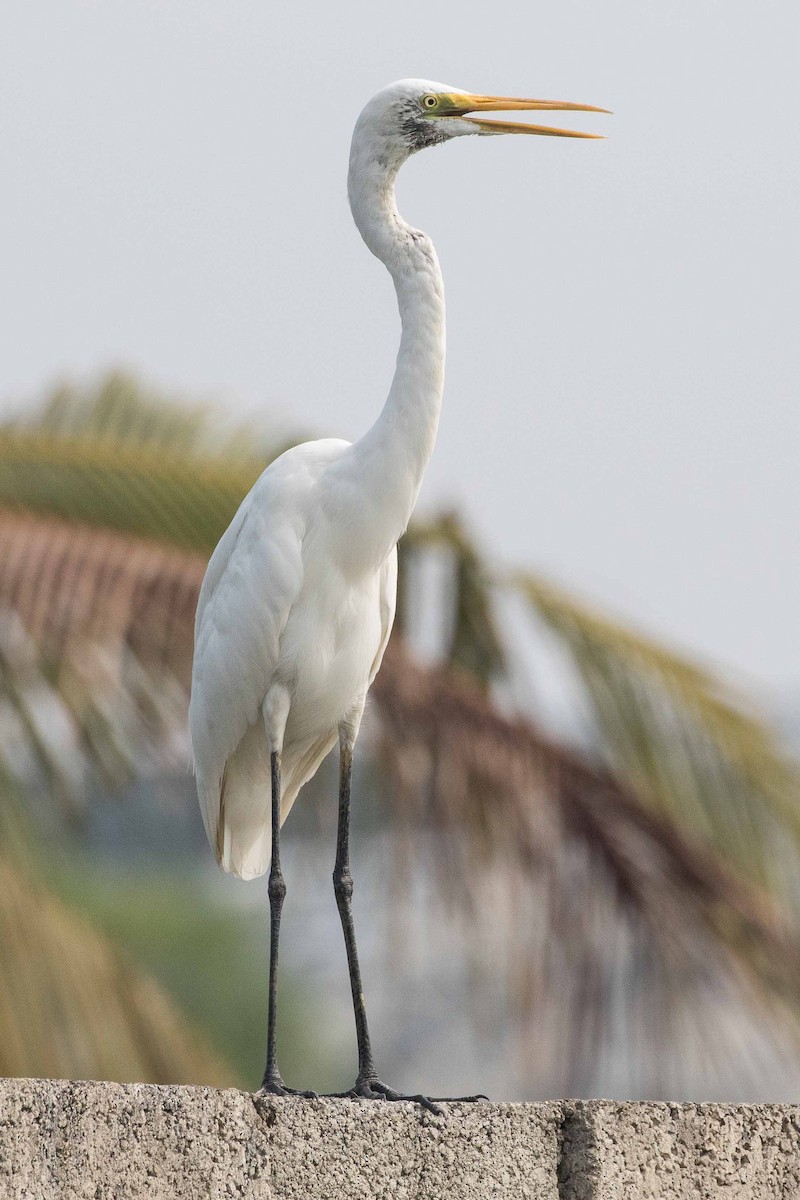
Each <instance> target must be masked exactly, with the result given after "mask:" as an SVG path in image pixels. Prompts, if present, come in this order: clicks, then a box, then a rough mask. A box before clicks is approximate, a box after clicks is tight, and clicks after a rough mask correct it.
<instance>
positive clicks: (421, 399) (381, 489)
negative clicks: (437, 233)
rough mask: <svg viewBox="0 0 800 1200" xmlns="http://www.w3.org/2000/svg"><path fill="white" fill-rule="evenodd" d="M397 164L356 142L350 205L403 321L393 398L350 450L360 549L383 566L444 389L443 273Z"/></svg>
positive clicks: (403, 519) (407, 509)
mask: <svg viewBox="0 0 800 1200" xmlns="http://www.w3.org/2000/svg"><path fill="white" fill-rule="evenodd" d="M398 167H399V164H397V166H387V165H386V164H385V163H382V162H380V161H378V160H376V159H372V158H368V157H367V155H366V154H363V155H362V154H361V153H359V147H358V144H357V143H355V142H354V146H353V151H352V153H351V158H350V173H349V177H348V194H349V197H350V207H351V210H352V213H353V218H354V220H355V223H356V225H357V227H358V230H359V232H360V233H361V236H362V237H363V239H364V241H365V242H366V244H367V246H368V247H369V249H370V250H371V251H372V253H373V254H374V255H375V256H376V257H377V258H379V259H380V261H381V262H382V263H384V265H385V266H386V267H387V269H388V270H389V272H390V274H391V276H392V279H393V280H394V285H395V290H396V292H397V302H398V306H399V309H400V320H401V322H402V335H401V338H400V349H399V351H398V355H397V365H396V369H395V373H394V379H393V380H392V386H391V388H390V390H389V396H388V398H387V400H386V403H385V405H384V407H383V410H382V412H381V413H380V415H379V417H378V419H377V421H376V422H375V424H374V425H373V426H372V427H371V429H369V430H368V431H367V433H365V434H364V436H363V437H362V438H361V439H360V440H359V441H358V442H356V443H355V445H354V446H353V447H352V451H351V462H352V464H353V465H354V467H355V469H356V471H357V473H358V481H359V491H360V493H361V494H362V496H363V510H364V511H363V516H364V518H365V519H364V520H363V523H362V521H359V520H358V518H357V517H356V516H355V514H351V522H353V523H355V524H356V525H357V526H358V536H359V537H360V538H363V539H364V541H363V542H362V544H361V549H362V551H363V552H364V553H365V555H367V556H369V557H370V558H374V560H375V561H377V562H380V561H382V559H383V558H385V556H386V555H387V554H388V553H389V551H390V550H391V548H392V547H393V546H394V544H395V542H396V541H397V539H398V538H399V537H400V536H401V535H402V534H403V532H404V531H405V528H406V526H407V524H408V521H409V518H410V516H411V512H412V510H413V508H414V505H415V503H416V499H417V495H418V493H419V489H420V485H421V483H422V476H423V473H424V471H425V467H426V466H427V464H428V460H429V459H430V456H431V453H432V451H433V446H434V442H435V440H436V429H437V426H438V424H439V413H440V411H441V406H442V391H443V388H444V359H445V316H444V287H443V284H442V275H441V271H440V269H439V262H438V259H437V257H436V251H435V250H434V248H433V243H432V242H431V240H430V238H428V237H427V236H426V235H425V234H424V233H420V232H419V230H416V229H412V228H411V226H410V225H408V224H406V222H405V221H404V220H403V219H402V217H401V216H400V214H399V213H398V211H397V205H396V201H395V194H394V182H395V177H396V175H397V169H398ZM349 523H350V522H349ZM354 532H355V531H354Z"/></svg>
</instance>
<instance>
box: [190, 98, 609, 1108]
mask: <svg viewBox="0 0 800 1200" xmlns="http://www.w3.org/2000/svg"><path fill="white" fill-rule="evenodd" d="M561 108H565V109H588V108H589V106H587V105H580V104H566V103H562V102H557V101H543V100H511V99H509V98H507V97H493V96H475V95H472V94H470V93H468V92H462V91H459V90H458V89H453V88H448V87H446V86H445V85H443V84H436V83H429V82H426V81H425V80H418V79H416V80H415V79H407V80H402V81H401V82H400V83H396V84H392V85H391V86H390V87H388V88H385V89H384V90H383V91H382V92H379V93H378V94H377V96H374V97H373V99H372V100H370V101H369V103H368V104H367V105H366V106H365V108H364V110H363V111H362V113H361V115H360V116H359V118H358V121H357V122H356V126H355V130H354V132H353V140H352V144H351V149H350V167H349V172H348V197H349V200H350V208H351V211H352V214H353V219H354V221H355V223H356V226H357V227H358V230H359V232H360V233H361V236H362V238H363V239H364V242H365V243H366V245H367V247H368V248H369V249H370V250H371V251H372V253H373V254H374V255H375V256H376V258H378V259H379V260H380V261H381V262H382V263H383V264H384V266H385V267H386V268H387V270H388V271H389V273H390V275H391V277H392V280H393V282H394V286H395V291H396V294H397V302H398V307H399V310H400V320H401V326H402V333H401V338H400V348H399V351H398V355H397V364H396V368H395V373H394V378H393V380H392V385H391V388H390V391H389V396H388V398H387V400H386V403H385V404H384V406H383V409H382V411H381V413H380V415H379V416H378V418H377V420H376V421H375V423H374V425H372V427H371V428H370V429H369V430H368V431H367V432H366V433H365V434H364V436H363V437H361V438H360V439H359V440H358V441H356V442H354V443H353V444H350V443H348V442H343V441H338V440H335V439H327V440H324V441H317V442H308V443H306V444H304V445H301V446H296V447H295V448H294V449H292V450H288V451H287V452H286V453H285V454H282V455H281V456H280V458H278V459H276V460H275V462H273V463H272V464H271V465H270V466H269V467H268V468H267V469H266V471H264V473H263V475H262V476H261V477H260V479H259V480H258V481H257V482H256V484H255V486H254V487H253V488H252V490H251V491H250V493H249V494H248V496H247V497H246V498H245V500H244V501H243V503H242V505H241V507H240V508H239V511H238V512H237V514H236V516H235V517H234V519H233V521H232V522H231V524H230V526H229V528H228V529H227V531H226V532H225V534H224V535H223V537H222V539H221V541H220V543H219V545H218V546H217V548H216V550H215V551H214V553H213V555H212V557H211V561H210V562H209V565H208V570H207V572H206V576H205V579H204V581H203V585H202V588H201V591H200V598H199V602H198V607H197V618H196V623H195V654H194V667H193V673H192V696H191V703H190V709H189V723H190V730H191V736H192V747H193V751H194V764H195V772H196V775H197V787H198V794H199V798H200V805H201V809H202V813H203V820H204V823H205V828H206V832H207V834H208V838H209V841H210V842H211V844H212V846H213V847H214V850H215V853H216V856H217V860H218V862H219V863H220V864H221V865H222V866H223V867H224V868H225V870H226V871H232V872H233V873H234V874H236V875H238V876H239V877H240V878H242V879H252V878H253V877H255V876H258V875H261V874H263V873H264V872H265V871H266V870H267V869H268V868H269V873H270V874H269V888H268V891H269V900H270V969H269V1018H268V1031H267V1065H266V1070H265V1074H264V1081H263V1084H262V1086H263V1087H264V1088H265V1089H266V1090H268V1091H270V1092H271V1093H273V1094H278V1095H285V1094H286V1093H287V1092H289V1091H291V1089H288V1088H287V1087H286V1085H285V1084H284V1083H283V1080H282V1079H281V1076H280V1073H279V1071H278V1067H277V1061H276V1032H275V1031H276V1004H277V1000H276V997H277V982H276V981H277V969H278V941H279V933H280V921H281V910H282V906H283V902H284V899H285V895H286V885H285V883H284V880H283V875H282V873H281V867H280V845H279V843H280V827H281V823H282V821H283V820H284V819H285V818H286V815H287V813H288V812H289V809H290V808H291V806H292V804H293V803H294V801H295V798H296V797H297V794H298V792H299V790H300V788H301V787H302V786H303V784H304V783H305V782H306V781H307V780H308V779H310V778H311V776H312V775H313V774H314V772H315V771H316V770H317V767H318V766H319V764H320V762H321V761H322V759H323V758H324V757H325V755H326V754H327V753H328V752H329V751H330V750H331V749H332V748H333V746H334V744H335V742H336V741H337V739H338V741H339V748H340V784H339V823H338V831H337V842H336V862H335V866H334V873H333V881H334V890H335V894H336V902H337V906H338V908H339V914H340V917H341V921H342V930H343V933H344V939H345V947H346V951H347V959H348V968H349V973H350V984H351V990H352V995H353V1010H354V1016H355V1022H356V1034H357V1040H358V1060H359V1070H358V1078H357V1080H356V1084H355V1087H354V1088H353V1089H352V1090H351V1092H349V1093H348V1095H353V1096H362V1097H365V1098H379V1097H382V1098H383V1099H390V1100H399V1099H404V1098H406V1099H408V1098H413V1099H416V1100H419V1101H420V1102H421V1103H424V1104H426V1105H427V1106H428V1107H429V1108H431V1107H434V1108H435V1106H434V1105H433V1104H432V1103H431V1101H429V1100H428V1099H427V1098H425V1097H421V1096H416V1097H403V1096H402V1095H401V1093H399V1092H395V1091H394V1090H393V1089H392V1088H387V1087H386V1085H385V1084H383V1083H382V1082H381V1081H380V1080H379V1079H378V1077H377V1075H376V1074H375V1070H374V1067H373V1065H372V1051H371V1048H370V1042H369V1034H368V1030H367V1019H366V1012H365V1008H364V997H363V990H362V986H361V975H360V969H359V965H358V955H357V952H356V943H355V931H354V928H353V917H352V907H351V898H352V892H353V879H352V875H351V873H350V860H349V830H350V778H351V771H352V757H353V753H352V752H353V746H354V744H355V740H356V737H357V734H358V729H359V725H360V723H361V716H362V713H363V710H364V703H365V700H366V696H367V691H368V689H369V686H370V684H371V683H372V680H373V679H374V677H375V674H376V672H377V671H378V668H379V667H380V664H381V659H382V657H383V653H384V650H385V649H386V643H387V641H388V639H389V634H390V632H391V628H392V621H393V619H394V610H395V600H396V589H397V550H396V546H397V541H398V539H399V538H400V537H401V535H402V534H403V532H404V531H405V528H406V526H407V524H408V521H409V518H410V516H411V513H412V510H413V508H414V505H415V503H416V499H417V495H418V493H419V489H420V484H421V482H422V476H423V473H424V471H425V467H426V465H427V463H428V460H429V458H430V456H431V453H432V451H433V445H434V441H435V439H436V430H437V425H438V422H439V412H440V409H441V403H442V391H443V387H444V357H445V314H444V289H443V285H442V277H441V272H440V270H439V263H438V260H437V257H436V251H435V250H434V248H433V243H432V242H431V240H430V238H428V237H427V236H426V234H424V233H421V232H420V231H419V230H418V229H414V228H412V227H411V226H410V225H408V224H407V222H406V221H404V220H403V218H402V217H401V216H400V214H399V212H398V211H397V205H396V202H395V179H396V176H397V172H398V171H399V169H400V167H401V166H402V164H403V163H404V162H405V161H406V159H407V158H408V157H409V156H410V155H411V154H413V153H415V152H416V151H417V150H422V149H424V148H426V147H428V146H434V145H438V144H439V143H441V142H445V141H448V140H450V139H451V138H455V137H462V136H464V135H468V134H481V135H486V134H498V133H537V134H551V135H553V134H555V135H556V136H568V137H586V136H592V135H589V134H577V133H573V132H571V131H569V130H554V129H551V128H548V127H543V126H537V125H520V124H514V123H511V122H508V121H496V120H486V119H483V118H479V117H473V116H470V115H468V114H471V113H475V112H484V111H495V110H508V109H561ZM590 111H591V110H590ZM593 111H602V110H593ZM468 1098H469V1099H475V1097H468Z"/></svg>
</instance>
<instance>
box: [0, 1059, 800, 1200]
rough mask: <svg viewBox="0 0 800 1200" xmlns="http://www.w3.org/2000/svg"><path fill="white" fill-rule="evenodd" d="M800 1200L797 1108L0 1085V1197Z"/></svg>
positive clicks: (105, 1199)
mask: <svg viewBox="0 0 800 1200" xmlns="http://www.w3.org/2000/svg"><path fill="white" fill-rule="evenodd" d="M500 1196H502V1197H509V1198H517V1197H519V1198H520V1200H522V1198H524V1200H622V1198H623V1197H624V1198H625V1200H638V1198H639V1197H642V1198H646V1200H651V1198H652V1200H673V1198H674V1200H678V1198H681V1200H683V1198H684V1197H692V1198H698V1200H706V1198H708V1200H714V1198H716V1197H724V1198H725V1200H739V1198H742V1200H744V1198H745V1197H747V1200H776V1198H777V1197H781V1198H783V1197H790V1198H795V1197H796V1198H797V1200H800V1106H791V1105H752V1106H733V1105H718V1104H705V1105H696V1104H619V1103H615V1102H609V1101H587V1102H583V1101H564V1102H558V1103H552V1104H480V1105H466V1104H452V1105H448V1106H447V1107H446V1111H445V1112H444V1114H443V1115H442V1116H441V1117H436V1116H431V1115H430V1114H427V1113H424V1112H422V1111H421V1110H420V1109H419V1108H417V1107H416V1106H414V1105H411V1104H381V1103H377V1102H374V1103H353V1102H350V1101H345V1100H311V1101H309V1100H295V1099H287V1100H276V1099H272V1098H258V1097H253V1096H251V1095H249V1094H248V1093H245V1092H236V1091H215V1090H213V1089H211V1088H190V1087H153V1086H150V1085H146V1084H126V1085H122V1084H113V1083H69V1082H64V1081H53V1080H30V1079H9V1080H0V1198H2V1200H5V1198H6V1197H14V1198H17V1197H26V1198H27V1197H32V1198H35V1200H50V1198H51V1197H53V1198H55V1197H58V1198H59V1200H61V1198H62V1197H63V1198H64V1200H78V1198H81V1200H82V1198H84V1197H86V1198H91V1200H138V1198H139V1197H147V1198H148V1200H172V1198H173V1197H182V1198H188V1200H193V1198H194V1197H203V1198H205V1197H208V1198H209V1200H217V1198H224V1197H244V1198H246V1200H262V1198H263V1200H317V1198H320V1200H322V1198H323V1197H324V1198H325V1200H334V1198H336V1200H338V1198H342V1200H348V1198H349V1197H365V1198H366V1197H370V1198H375V1200H380V1198H381V1197H391V1198H392V1200H439V1198H440V1197H447V1198H448V1200H462V1198H464V1200H466V1198H467V1197H468V1198H469V1200H483V1197H500Z"/></svg>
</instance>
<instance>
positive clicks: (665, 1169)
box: [559, 1100, 800, 1200]
mask: <svg viewBox="0 0 800 1200" xmlns="http://www.w3.org/2000/svg"><path fill="white" fill-rule="evenodd" d="M559 1182H560V1186H561V1189H562V1191H561V1195H562V1196H563V1197H566V1198H568V1200H633V1198H638V1197H642V1198H646V1200H689V1198H690V1197H691V1198H692V1200H716V1198H717V1197H719V1198H720V1200H722V1198H724V1200H800V1106H798V1105H790V1104H736V1105H734V1104H623V1103H618V1102H615V1101H607V1100H592V1101H575V1102H572V1103H569V1102H566V1103H565V1104H564V1122H563V1126H562V1148H561V1160H560V1165H559Z"/></svg>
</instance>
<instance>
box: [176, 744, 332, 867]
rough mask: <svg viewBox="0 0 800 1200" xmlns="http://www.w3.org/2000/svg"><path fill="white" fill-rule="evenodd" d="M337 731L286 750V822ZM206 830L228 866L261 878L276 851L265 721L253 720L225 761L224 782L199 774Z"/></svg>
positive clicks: (223, 864) (283, 811) (283, 803)
mask: <svg viewBox="0 0 800 1200" xmlns="http://www.w3.org/2000/svg"><path fill="white" fill-rule="evenodd" d="M335 742H336V734H335V733H334V734H332V735H330V736H326V737H324V738H320V739H319V740H318V741H317V742H315V743H313V745H311V746H310V747H308V748H305V747H304V748H303V749H302V750H300V752H292V749H293V748H288V749H286V750H284V753H283V756H282V760H283V761H282V773H281V775H282V777H281V784H282V786H281V824H283V822H284V821H285V820H286V818H287V816H288V815H289V811H290V809H291V807H292V805H293V804H294V802H295V800H296V799H297V794H298V792H299V791H300V788H301V787H302V786H303V784H304V783H306V782H307V781H308V780H309V779H310V778H311V777H312V775H313V774H314V773H315V771H316V770H317V767H318V766H319V764H320V763H321V762H322V759H323V758H324V757H325V755H326V754H327V753H328V752H329V751H330V750H331V749H332V748H333V746H334V744H335ZM198 785H199V791H200V807H201V809H202V812H203V821H204V824H205V829H206V835H207V837H208V840H209V842H210V843H211V846H212V848H213V850H214V853H215V854H216V856H217V862H218V863H219V865H220V866H221V867H222V869H223V870H224V871H228V872H230V873H231V874H233V875H236V876H237V877H238V878H239V879H257V878H258V876H259V875H264V874H265V873H266V872H267V871H268V870H269V865H270V856H271V853H272V831H271V824H272V822H271V814H270V797H271V772H270V762H269V752H268V750H267V740H266V736H265V733H264V727H263V725H262V724H261V723H260V722H259V723H257V724H255V725H251V726H250V728H249V729H248V731H247V733H246V734H245V735H244V737H243V738H242V740H241V742H240V743H239V745H238V746H237V747H236V750H235V751H234V753H233V754H232V755H231V757H230V758H229V759H228V761H227V763H226V764H225V770H224V772H223V776H222V781H221V784H220V785H219V786H215V787H214V788H213V789H208V788H206V787H204V786H203V783H202V781H201V780H200V779H198Z"/></svg>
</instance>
